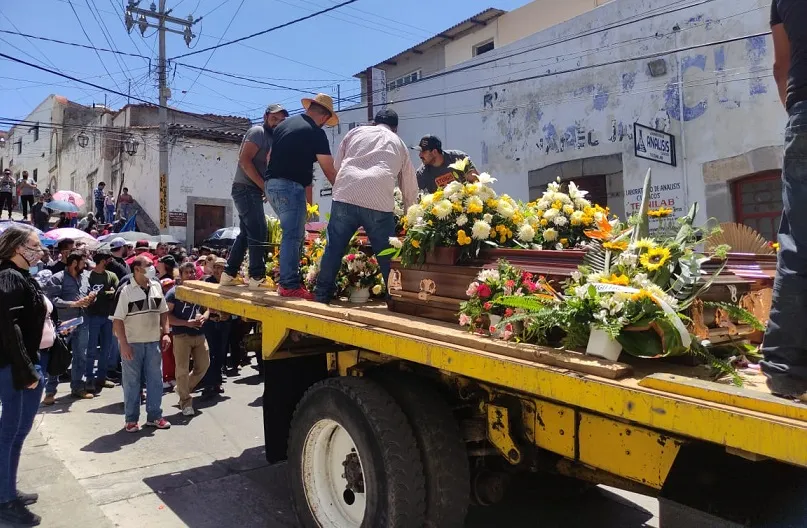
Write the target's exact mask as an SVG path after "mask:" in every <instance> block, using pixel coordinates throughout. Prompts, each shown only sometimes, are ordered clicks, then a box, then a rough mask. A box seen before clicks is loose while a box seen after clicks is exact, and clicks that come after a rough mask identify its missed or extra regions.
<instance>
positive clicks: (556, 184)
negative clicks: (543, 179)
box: [546, 178, 560, 193]
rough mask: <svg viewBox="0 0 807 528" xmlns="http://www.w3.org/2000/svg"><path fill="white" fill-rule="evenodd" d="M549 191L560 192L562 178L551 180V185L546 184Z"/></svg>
mask: <svg viewBox="0 0 807 528" xmlns="http://www.w3.org/2000/svg"><path fill="white" fill-rule="evenodd" d="M546 188H547V191H548V192H553V193H555V192H558V191H560V178H558V181H553V182H549V185H547V186H546Z"/></svg>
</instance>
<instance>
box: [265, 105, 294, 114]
mask: <svg viewBox="0 0 807 528" xmlns="http://www.w3.org/2000/svg"><path fill="white" fill-rule="evenodd" d="M278 112H283V114H285V116H286V117H289V111H288V110H286V109H285V108H283V107H282V106H281V105H279V104H277V103H272V104H270V105H269V106H267V107H266V112H264V115H266V114H276V113H278Z"/></svg>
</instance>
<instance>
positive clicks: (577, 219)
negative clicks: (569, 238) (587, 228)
mask: <svg viewBox="0 0 807 528" xmlns="http://www.w3.org/2000/svg"><path fill="white" fill-rule="evenodd" d="M585 216H586V213H584V212H583V211H575V212H573V213H572V215H571V216H570V217H569V218H571V220H572V223H574V224H576V225H580V224H582V223H583V218H584V217H585Z"/></svg>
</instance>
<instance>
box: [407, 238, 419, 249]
mask: <svg viewBox="0 0 807 528" xmlns="http://www.w3.org/2000/svg"><path fill="white" fill-rule="evenodd" d="M409 243H410V244H412V247H413V248H415V249H420V241H419V240H417V239H414V238H413V239H412V240H411V241H410V242H409Z"/></svg>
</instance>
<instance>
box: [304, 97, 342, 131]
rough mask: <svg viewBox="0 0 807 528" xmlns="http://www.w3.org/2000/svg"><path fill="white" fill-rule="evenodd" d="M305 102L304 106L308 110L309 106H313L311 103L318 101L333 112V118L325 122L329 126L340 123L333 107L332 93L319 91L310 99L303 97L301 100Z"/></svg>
mask: <svg viewBox="0 0 807 528" xmlns="http://www.w3.org/2000/svg"><path fill="white" fill-rule="evenodd" d="M300 102H301V103H303V108H305V109H306V110H308V107H309V106H311V103H317V104H318V105H320V106H321V107H323V108H325V109H327V110H328V111H329V112H330V113H331V118H330V119H328V120H327V121H325V124H326V125H328V126H336V125H338V124H339V116H338V115H336V112H335V111H334V109H333V99H332V98H331V96H330V95H327V94H324V93H318V94H317V95H315V96H314V98H313V99H309V98H308V97H305V98H303V99H302V100H301V101H300Z"/></svg>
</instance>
